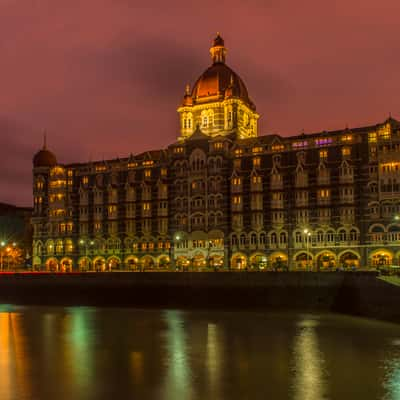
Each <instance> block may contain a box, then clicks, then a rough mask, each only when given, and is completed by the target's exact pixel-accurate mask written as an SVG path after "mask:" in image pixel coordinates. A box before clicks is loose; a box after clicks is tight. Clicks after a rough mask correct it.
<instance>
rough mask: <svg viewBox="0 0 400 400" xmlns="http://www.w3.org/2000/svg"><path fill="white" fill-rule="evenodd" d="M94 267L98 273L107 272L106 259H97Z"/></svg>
mask: <svg viewBox="0 0 400 400" xmlns="http://www.w3.org/2000/svg"><path fill="white" fill-rule="evenodd" d="M93 267H94V270H95V271H97V272H104V271H105V270H106V259H105V258H104V257H96V258H95V259H94V260H93Z"/></svg>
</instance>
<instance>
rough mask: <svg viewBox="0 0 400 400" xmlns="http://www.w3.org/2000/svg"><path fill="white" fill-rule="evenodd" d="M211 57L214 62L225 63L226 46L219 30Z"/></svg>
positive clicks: (211, 50)
mask: <svg viewBox="0 0 400 400" xmlns="http://www.w3.org/2000/svg"><path fill="white" fill-rule="evenodd" d="M210 53H211V59H212V60H213V63H214V64H216V63H225V56H226V48H225V42H224V39H222V37H221V35H220V33H219V32H217V36H216V37H215V39H214V41H213V46H212V47H211V49H210Z"/></svg>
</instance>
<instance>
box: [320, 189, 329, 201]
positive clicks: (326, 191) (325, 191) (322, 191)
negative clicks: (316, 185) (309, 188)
mask: <svg viewBox="0 0 400 400" xmlns="http://www.w3.org/2000/svg"><path fill="white" fill-rule="evenodd" d="M329 196H330V190H329V189H320V190H318V197H319V198H321V199H327V198H328V197H329Z"/></svg>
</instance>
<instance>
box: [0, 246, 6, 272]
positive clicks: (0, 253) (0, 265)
mask: <svg viewBox="0 0 400 400" xmlns="http://www.w3.org/2000/svg"><path fill="white" fill-rule="evenodd" d="M5 245H6V242H3V241H1V242H0V269H1V270H3V255H4V253H3V252H4V250H3V247H4V246H5Z"/></svg>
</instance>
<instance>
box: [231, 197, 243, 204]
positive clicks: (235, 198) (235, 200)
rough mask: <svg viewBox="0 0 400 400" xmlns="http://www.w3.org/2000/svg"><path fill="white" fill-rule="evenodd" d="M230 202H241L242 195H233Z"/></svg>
mask: <svg viewBox="0 0 400 400" xmlns="http://www.w3.org/2000/svg"><path fill="white" fill-rule="evenodd" d="M232 202H233V204H241V203H242V196H233V198H232Z"/></svg>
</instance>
